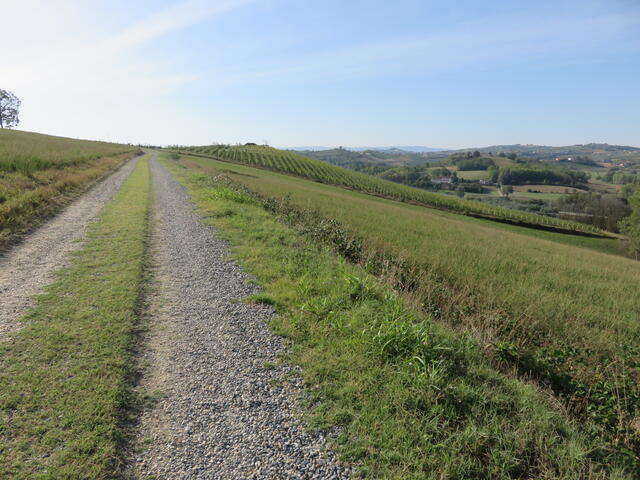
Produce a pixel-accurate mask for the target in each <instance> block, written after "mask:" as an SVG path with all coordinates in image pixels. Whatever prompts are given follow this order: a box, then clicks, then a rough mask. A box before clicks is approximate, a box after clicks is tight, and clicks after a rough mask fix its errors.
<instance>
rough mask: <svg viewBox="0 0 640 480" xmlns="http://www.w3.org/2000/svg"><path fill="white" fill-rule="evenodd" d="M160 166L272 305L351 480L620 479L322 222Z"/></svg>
mask: <svg viewBox="0 0 640 480" xmlns="http://www.w3.org/2000/svg"><path fill="white" fill-rule="evenodd" d="M165 165H167V166H168V167H169V168H170V169H171V170H172V172H173V173H174V174H175V175H176V176H177V177H178V179H179V180H180V181H181V182H182V183H183V184H184V185H185V186H186V187H187V189H188V192H189V193H190V194H191V195H192V197H193V198H194V200H195V202H196V204H197V205H198V207H199V208H200V213H201V214H203V215H204V217H205V218H207V219H208V221H210V222H212V223H214V224H215V225H216V226H217V227H219V230H218V232H219V233H218V234H219V235H222V236H223V237H224V238H226V239H227V240H228V241H229V242H230V243H231V245H232V246H233V253H234V256H235V258H236V259H237V260H239V261H240V262H241V264H242V265H243V267H244V268H246V269H248V270H249V271H250V272H251V273H252V274H253V275H255V277H256V280H257V281H258V282H259V283H260V285H261V286H262V287H263V289H264V290H263V292H261V293H260V294H258V295H256V296H255V297H254V298H253V301H255V302H260V303H267V304H270V305H275V306H276V307H277V309H278V312H279V316H278V318H277V319H275V321H274V323H273V325H272V326H273V327H274V328H275V329H276V331H278V332H279V333H280V334H282V335H285V336H286V337H288V338H289V339H290V341H291V346H292V353H291V357H290V358H288V359H287V360H291V361H293V362H294V363H296V364H299V365H301V366H302V367H303V373H304V376H305V381H306V383H307V384H308V385H309V387H310V388H309V389H308V394H309V395H310V396H311V398H310V402H309V403H310V405H311V410H312V414H311V416H310V417H308V418H309V420H310V421H311V423H312V426H318V427H321V428H324V427H328V426H333V425H340V426H341V427H342V428H341V429H340V431H341V435H340V438H339V439H338V441H337V444H334V445H333V446H332V447H333V448H336V449H337V450H338V452H339V453H340V454H341V455H342V456H343V458H345V459H346V460H350V461H355V462H356V463H357V475H356V478H363V477H364V478H371V479H380V478H385V479H402V480H406V479H416V480H417V479H433V480H436V479H443V478H450V479H471V478H476V479H481V478H483V479H484V478H545V479H575V480H577V479H581V480H586V479H597V478H598V479H600V478H601V479H603V480H604V479H605V478H607V479H613V478H617V479H622V478H633V475H629V474H628V473H629V471H627V475H625V474H624V473H622V472H621V471H620V469H619V465H616V464H617V462H616V461H615V459H611V458H603V454H605V452H604V451H603V448H602V445H601V443H600V439H598V438H597V437H594V436H591V435H588V434H586V433H585V432H581V431H580V429H579V428H577V425H576V423H577V422H575V421H573V420H572V419H570V418H568V417H567V415H566V412H565V411H564V410H563V409H562V407H561V406H559V405H558V403H557V402H556V401H555V400H554V399H553V398H552V397H551V396H550V395H549V394H548V393H547V392H546V391H544V390H541V389H539V388H537V387H536V386H535V385H532V384H531V382H528V381H526V380H520V379H517V378H513V377H512V376H510V375H505V374H504V373H501V372H499V371H497V370H496V368H495V367H492V366H491V365H490V361H489V360H488V358H487V357H486V356H484V355H483V354H482V349H481V348H480V346H479V344H478V343H477V342H474V341H473V340H472V339H470V338H469V337H468V336H465V335H459V334H457V333H456V332H455V331H452V330H451V329H450V328H448V327H447V326H445V325H442V324H438V322H437V321H435V320H436V318H435V317H434V316H433V315H431V314H429V313H419V312H416V311H415V310H414V309H412V307H411V303H410V301H408V299H407V298H403V296H402V295H399V294H398V293H397V292H394V291H393V290H392V289H391V288H389V287H388V286H385V285H384V282H383V281H380V280H376V279H375V278H374V276H373V275H372V274H371V273H368V272H367V271H366V270H367V266H366V265H354V264H352V263H349V262H346V261H344V260H343V259H340V258H339V257H338V256H337V255H336V252H335V249H334V248H332V244H333V246H334V247H335V244H334V243H333V242H327V240H328V238H330V237H331V238H333V240H334V241H335V240H338V239H339V238H342V239H343V240H345V237H344V236H342V235H340V234H339V230H338V229H336V225H335V223H334V222H331V221H327V220H325V219H322V218H321V217H317V216H315V215H307V214H304V213H303V214H301V215H299V214H296V213H295V212H294V211H292V210H289V211H288V212H287V213H286V214H284V212H282V213H277V212H276V210H275V209H274V208H273V206H274V204H273V203H272V202H271V201H269V200H268V199H264V198H263V199H260V198H258V197H256V196H255V195H253V194H251V193H250V192H247V191H246V190H244V189H243V188H242V187H241V186H237V185H234V184H230V183H229V182H228V181H227V180H226V179H225V178H224V177H220V176H216V175H207V174H205V175H203V174H202V172H204V171H205V170H203V169H202V168H201V166H200V165H199V163H193V164H191V163H189V162H181V163H179V164H178V163H174V162H166V161H165ZM187 165H188V166H189V168H185V166H187ZM241 168H242V175H250V173H249V172H250V171H251V170H250V169H249V168H246V169H245V168H244V167H241ZM239 170H240V169H239ZM209 173H210V174H213V173H215V172H214V171H213V170H209ZM266 173H268V172H266ZM298 181H300V182H304V181H303V180H298ZM305 183H309V182H305ZM274 214H275V215H274ZM338 243H339V240H338ZM343 247H347V245H346V244H345V245H343ZM346 250H349V248H348V247H347V248H346ZM346 250H344V251H346ZM351 251H352V252H353V250H352V249H351Z"/></svg>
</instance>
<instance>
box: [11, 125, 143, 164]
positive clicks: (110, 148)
mask: <svg viewBox="0 0 640 480" xmlns="http://www.w3.org/2000/svg"><path fill="white" fill-rule="evenodd" d="M132 150H134V147H132V146H130V145H122V144H118V143H108V142H96V141H92V140H76V139H73V138H65V137H55V136H52V135H43V134H40V133H32V132H24V131H20V130H9V129H0V172H19V173H22V174H25V175H30V174H32V173H34V172H36V171H39V170H48V169H52V168H64V167H69V166H78V165H81V164H83V163H86V162H88V161H91V160H96V159H98V158H101V157H106V156H113V155H120V154H122V153H127V152H130V151H132Z"/></svg>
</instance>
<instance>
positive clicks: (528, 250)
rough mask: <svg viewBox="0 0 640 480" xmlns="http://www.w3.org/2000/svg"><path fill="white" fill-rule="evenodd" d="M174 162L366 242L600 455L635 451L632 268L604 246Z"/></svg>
mask: <svg viewBox="0 0 640 480" xmlns="http://www.w3.org/2000/svg"><path fill="white" fill-rule="evenodd" d="M181 163H182V164H184V165H187V166H189V167H191V168H193V169H196V170H199V171H201V172H205V173H208V174H210V175H216V174H223V175H226V176H228V177H230V178H231V179H233V181H235V182H239V183H240V184H242V185H244V186H246V187H248V188H249V189H250V190H253V191H256V192H258V193H260V194H262V195H264V196H267V197H277V198H282V197H284V196H285V195H286V196H287V197H288V198H289V202H291V204H292V205H293V208H301V209H313V210H315V211H318V212H320V214H321V215H322V216H323V217H326V218H330V219H334V220H337V221H338V222H339V223H340V224H341V225H343V226H344V228H345V229H346V230H347V231H348V232H349V235H351V236H353V237H354V238H356V239H358V241H359V242H361V243H362V245H364V247H363V250H364V251H363V252H361V254H360V261H361V262H364V264H365V265H372V266H371V267H369V268H373V269H374V271H375V270H376V268H378V267H376V265H378V264H377V263H376V261H375V259H379V258H382V259H386V260H384V261H386V262H387V264H388V265H391V267H390V270H389V271H383V272H379V273H380V274H381V275H382V276H383V277H384V276H385V275H386V276H387V277H388V280H389V281H390V282H391V284H392V285H395V286H396V288H400V289H401V290H404V291H405V294H406V295H408V296H409V297H410V298H412V299H413V301H414V302H415V304H416V305H418V306H419V307H420V308H421V309H422V310H423V311H424V312H427V313H429V314H431V315H432V316H433V317H434V318H437V319H438V320H439V321H440V322H442V323H444V324H446V325H448V326H449V327H450V328H452V329H454V330H456V331H459V332H461V333H462V332H464V333H466V334H469V335H472V336H473V337H474V338H475V339H476V340H477V341H478V342H479V343H480V344H481V345H482V346H483V349H484V351H485V352H486V354H487V355H489V356H490V357H491V358H493V361H495V362H496V363H497V364H499V365H503V366H504V368H513V369H514V370H515V371H517V372H519V374H520V375H522V376H524V377H525V378H533V379H536V380H537V381H538V382H539V383H540V385H541V386H545V387H548V388H550V389H551V390H552V391H553V392H554V394H555V395H556V396H557V397H558V398H559V399H561V400H562V401H563V403H564V404H565V405H566V406H567V408H568V409H569V410H570V411H571V412H572V415H574V416H575V417H576V418H580V419H582V421H583V422H585V423H584V425H585V427H584V428H585V430H586V431H589V432H591V434H593V435H597V436H598V437H600V438H602V439H603V442H606V443H607V444H608V445H609V447H607V448H608V449H609V452H610V453H609V454H615V455H622V456H625V452H627V451H637V448H638V440H639V435H640V431H639V430H638V429H637V422H638V418H639V412H640V410H639V409H640V391H639V386H638V384H637V382H636V380H635V375H636V371H637V370H636V369H637V368H638V366H639V365H640V351H639V350H638V344H640V325H638V322H637V312H638V311H640V297H639V296H638V295H636V288H637V285H638V282H639V281H640V267H639V266H638V263H637V262H635V261H632V260H630V259H626V258H623V257H620V256H614V255H610V254H606V253H602V252H599V251H595V250H596V249H600V250H606V248H602V245H594V243H595V242H598V241H601V239H587V240H586V241H585V240H583V237H576V236H571V235H563V234H559V233H552V232H543V233H544V234H540V233H539V232H537V233H536V235H530V234H523V233H524V231H525V230H527V229H524V228H519V229H515V228H514V227H511V229H505V228H504V227H503V226H498V225H496V224H495V223H492V222H487V221H482V220H478V219H470V218H468V217H464V216H460V215H454V214H451V213H447V212H442V211H437V210H431V209H426V208H423V207H420V206H412V205H407V204H404V203H399V202H396V201H392V200H388V199H382V198H376V197H372V196H369V195H365V194H362V193H359V192H354V191H351V190H346V189H341V188H337V187H334V186H330V185H323V184H320V183H317V182H309V181H307V180H303V179H300V178H295V177H291V176H287V175H282V174H278V173H275V172H269V171H265V170H262V169H255V168H251V167H247V166H244V165H233V166H230V165H229V164H228V163H227V162H219V161H215V160H211V159H203V158H196V157H193V158H190V159H183V160H182V161H181ZM285 203H286V202H285ZM283 208H285V207H283ZM289 208H290V207H289ZM285 210H286V208H285ZM589 242H592V244H591V245H590V244H589ZM579 245H583V246H587V247H591V248H582V247H580V246H579ZM594 247H595V248H594ZM372 259H373V260H372ZM372 262H373V263H372ZM383 270H384V269H383ZM606 439H608V440H606ZM611 452H613V453H611ZM632 458H634V459H635V460H633V462H637V456H636V454H633V455H632ZM636 465H637V463H636Z"/></svg>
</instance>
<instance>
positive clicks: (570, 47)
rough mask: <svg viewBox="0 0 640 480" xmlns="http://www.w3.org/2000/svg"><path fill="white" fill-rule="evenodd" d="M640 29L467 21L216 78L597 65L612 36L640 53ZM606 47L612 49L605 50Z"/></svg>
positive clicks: (597, 21) (519, 19)
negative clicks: (546, 63) (544, 63)
mask: <svg viewBox="0 0 640 480" xmlns="http://www.w3.org/2000/svg"><path fill="white" fill-rule="evenodd" d="M638 28H640V16H639V15H606V16H595V17H585V18H574V17H571V18H569V17H555V18H554V17H551V18H537V19H532V18H531V17H530V16H527V15H509V16H503V17H501V18H492V19H491V20H490V21H487V20H483V19H479V20H474V21H470V22H465V23H463V24H459V25H455V26H452V27H448V28H447V29H446V30H440V31H432V32H428V33H426V34H424V35H421V36H411V37H398V38H393V39H386V40H384V41H379V42H367V43H363V44H355V45H351V46H347V47H343V48H340V49H332V50H327V51H316V52H311V53H307V54H306V55H304V56H301V57H299V58H297V59H289V60H288V61H287V62H286V63H269V62H266V63H263V64H262V65H256V66H255V67H254V68H251V69H245V68H233V67H231V68H227V69H223V70H219V71H216V72H214V75H212V76H211V77H212V81H213V82H214V83H215V84H217V85H220V86H224V85H232V84H238V83H239V82H252V81H262V80H265V79H269V78H275V77H282V76H290V77H292V78H295V77H296V76H298V77H302V78H307V77H308V76H316V75H317V76H319V78H327V77H330V78H343V77H345V76H351V75H364V76H366V75H385V74H394V73H395V72H396V71H397V70H396V69H403V70H404V71H412V72H419V73H429V72H442V71H447V70H457V69H461V68H465V67H473V66H476V65H480V64H485V65H490V64H492V63H495V64H499V63H500V62H504V61H509V62H515V63H518V62H527V61H535V60H538V59H545V60H548V59H553V58H564V59H569V58H571V60H572V61H575V60H576V58H583V59H584V60H585V61H588V62H592V61H593V60H594V56H597V55H598V53H602V54H604V55H606V56H610V55H612V54H615V53H617V52H615V51H611V49H610V43H611V39H612V38H614V39H615V38H619V39H620V42H619V47H618V50H619V51H620V52H623V53H629V52H634V51H635V52H638V51H640V46H639V45H638V43H637V40H632V41H625V35H628V34H633V32H637V30H638ZM634 38H635V37H634ZM627 40H628V39H627ZM605 45H606V46H607V47H606V51H603V50H600V51H599V50H598V49H599V48H600V47H602V46H605Z"/></svg>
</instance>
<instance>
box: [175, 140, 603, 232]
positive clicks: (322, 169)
mask: <svg viewBox="0 0 640 480" xmlns="http://www.w3.org/2000/svg"><path fill="white" fill-rule="evenodd" d="M172 150H174V151H178V152H180V153H188V154H190V155H200V156H205V157H211V158H214V159H218V160H223V161H229V162H234V163H240V164H244V165H249V166H253V167H258V168H265V169H269V170H274V171H277V172H282V173H287V174H290V175H296V176H299V177H302V178H306V179H310V180H314V181H316V182H320V183H327V184H331V185H337V186H341V187H346V188H349V189H353V190H357V191H361V192H365V193H368V194H372V195H377V196H380V197H385V198H389V199H392V200H397V201H401V202H405V203H414V204H420V205H424V206H427V207H431V208H437V209H441V210H447V211H451V212H455V213H460V214H463V215H469V216H474V217H481V218H487V219H491V220H497V221H502V222H508V223H513V224H520V225H528V226H533V227H537V228H545V229H553V230H558V231H566V232H571V233H585V234H591V235H605V233H604V232H602V231H601V230H600V229H598V228H597V227H594V226H592V225H586V224H582V223H578V222H573V221H568V220H562V219H559V218H554V217H547V216H542V215H537V214H533V213H526V212H519V211H515V210H509V209H507V208H501V207H496V206H493V205H488V204H483V203H480V202H475V201H473V200H465V199H461V198H457V197H452V196H448V195H443V194H439V193H434V192H428V191H426V190H420V189H417V188H412V187H408V186H406V185H400V184H397V183H393V182H390V181H387V180H383V179H380V178H376V177H373V176H369V175H365V174H363V173H359V172H354V171H351V170H347V169H344V168H341V167H336V166H334V165H330V164H328V163H324V162H321V161H319V160H314V159H311V158H306V157H303V156H301V155H298V154H295V153H292V152H287V151H283V150H278V149H275V148H271V147H267V146H258V145H247V146H234V147H230V146H226V145H213V146H201V147H181V148H173V149H172Z"/></svg>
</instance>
